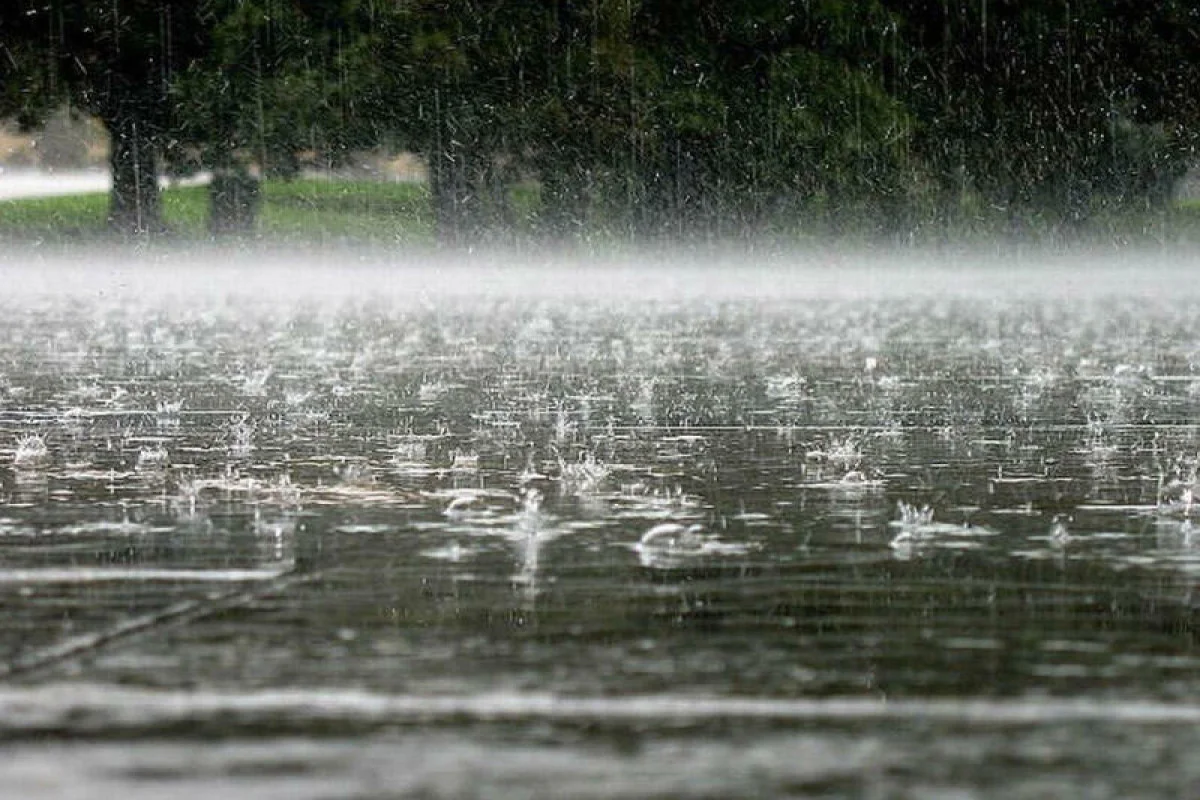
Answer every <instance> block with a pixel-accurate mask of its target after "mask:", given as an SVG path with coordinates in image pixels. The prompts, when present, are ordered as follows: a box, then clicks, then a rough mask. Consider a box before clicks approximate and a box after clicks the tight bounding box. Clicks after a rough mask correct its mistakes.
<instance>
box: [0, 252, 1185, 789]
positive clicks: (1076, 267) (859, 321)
mask: <svg viewBox="0 0 1200 800" xmlns="http://www.w3.org/2000/svg"><path fill="white" fill-rule="evenodd" d="M1194 268H1195V264H1194V259H1191V258H1189V257H1187V256H1184V255H1181V254H1179V253H1174V252H1170V251H1162V252H1157V253H1155V252H1149V251H1147V252H1142V253H1133V252H1119V253H1090V254H1079V253H1057V254H1056V253H1037V252H1031V251H1025V252H1018V253H1016V254H1015V255H1008V254H1006V253H1003V252H999V251H991V252H987V253H982V254H981V253H971V252H967V251H953V252H951V251H941V252H930V253H908V254H904V255H893V254H886V253H880V252H878V251H863V252H845V251H835V250H824V251H811V252H808V253H803V254H796V253H783V252H777V251H767V252H762V253H754V252H749V253H737V252H735V251H734V249H733V248H730V249H728V250H725V251H722V252H719V253H712V252H708V253H687V252H683V251H677V252H667V251H659V252H654V253H636V254H633V253H631V254H627V255H623V256H620V257H612V258H598V257H592V258H582V259H580V258H569V257H567V256H563V255H559V254H554V253H548V252H539V253H535V254H519V253H508V254H498V253H486V254H484V253H478V254H469V253H468V254H460V255H456V256H449V255H445V254H438V253H432V252H431V253H425V254H419V255H413V256H410V257H400V256H395V255H387V254H384V253H382V252H380V251H368V250H355V249H351V248H346V249H332V248H331V249H328V250H324V251H321V252H314V253H299V252H291V253H283V252H278V251H271V252H267V251H263V252H249V251H244V250H243V251H239V250H234V249H230V250H221V249H211V250H204V249H201V250H198V251H195V252H191V253H180V252H174V251H166V250H162V251H152V250H146V251H143V252H141V253H136V254H132V255H130V254H128V253H125V254H120V253H117V252H109V253H105V252H99V253H97V254H95V255H94V256H93V257H89V258H87V259H79V258H78V257H76V256H74V255H71V254H46V253H45V252H29V253H10V254H7V255H6V256H4V263H3V266H2V269H3V273H2V275H3V279H4V281H5V286H6V291H5V293H4V295H3V297H2V298H0V311H2V314H3V316H2V317H0V541H2V542H3V546H4V549H3V560H2V562H0V603H3V607H4V609H5V619H6V622H5V624H4V625H2V626H0V669H2V670H3V673H4V675H5V676H6V683H7V686H6V687H5V689H4V691H3V692H0V739H2V740H4V741H5V742H6V744H5V745H4V747H5V749H6V750H7V751H8V752H7V756H8V757H7V758H6V759H5V760H4V763H5V764H6V766H3V767H0V783H4V784H7V785H10V786H16V787H19V788H20V789H21V796H38V794H39V792H40V793H41V795H42V796H59V795H63V796H66V795H70V794H72V793H74V794H78V795H79V796H83V795H85V794H86V793H87V792H85V791H84V788H83V787H90V788H95V787H97V786H101V785H103V786H105V787H111V788H112V789H113V790H114V791H122V792H124V793H127V794H131V795H133V796H139V795H145V796H152V795H154V796H161V794H162V793H167V794H170V795H171V796H191V795H195V796H212V795H213V794H217V793H219V794H221V795H222V796H246V797H251V796H253V797H258V796H264V795H263V792H267V791H280V792H283V791H286V792H289V794H288V796H313V797H317V796H321V797H325V796H359V795H363V794H366V795H372V794H379V793H390V794H392V795H396V796H421V797H429V796H433V797H458V796H464V795H467V796H474V794H473V793H475V794H478V792H477V791H476V789H475V788H473V787H476V786H479V785H486V786H489V787H493V788H494V791H491V790H489V791H490V792H491V793H489V794H487V796H493V795H494V796H513V797H528V796H542V797H555V796H566V795H570V796H597V797H601V796H603V797H612V796H630V797H633V796H672V797H675V796H680V797H718V796H729V795H731V794H744V793H746V792H747V791H748V792H749V793H751V794H754V793H757V794H761V795H763V796H780V795H785V794H787V793H789V792H790V793H792V794H798V795H800V796H844V795H846V794H852V795H857V794H871V793H874V794H875V795H877V796H889V797H890V796H901V797H927V796H931V795H933V794H936V793H938V792H943V793H952V794H955V795H956V796H967V797H1021V796H1028V797H1033V796H1044V795H1045V794H1046V793H1047V792H1048V793H1050V794H1054V795H1066V796H1070V795H1078V794H1079V793H1080V792H1082V791H1084V790H1085V789H1089V788H1095V787H1097V786H1101V787H1103V792H1101V794H1099V795H1098V796H1112V797H1121V796H1131V795H1138V796H1161V797H1178V796H1186V795H1187V794H1188V792H1189V791H1192V790H1194V789H1195V788H1196V786H1197V781H1198V780H1200V776H1198V775H1197V774H1196V773H1195V771H1194V770H1192V769H1191V768H1190V767H1189V766H1187V765H1188V764H1189V763H1191V759H1189V757H1188V754H1189V752H1190V751H1191V750H1193V749H1194V746H1195V735H1194V730H1195V721H1196V716H1197V715H1200V706H1198V705H1197V704H1195V703H1194V702H1193V698H1194V697H1195V696H1196V691H1197V689H1198V688H1200V672H1198V667H1200V661H1198V660H1197V658H1196V655H1195V615H1196V610H1195V601H1194V590H1195V583H1196V580H1197V576H1198V575H1200V533H1198V531H1197V528H1196V526H1197V525H1200V520H1197V517H1198V516H1200V509H1197V508H1195V507H1194V500H1195V492H1196V491H1198V490H1200V483H1198V482H1197V470H1198V468H1200V315H1197V314H1196V313H1195V309H1196V301H1197V297H1198V294H1200V293H1198V292H1197V287H1196V282H1195V280H1194V275H1195V271H1194ZM46 737H51V738H53V739H56V740H58V743H56V744H46V743H45V741H46ZM160 740H161V741H160ZM152 742H153V743H152ZM63 763H68V764H69V765H70V767H69V768H67V769H64V768H62V766H61V765H62V764H63ZM998 764H1003V768H1000V767H998V766H997V765H998ZM1147 765H1165V766H1158V767H1157V768H1154V767H1147ZM1147 772H1149V773H1150V774H1149V775H1148V774H1147ZM156 792H157V793H158V794H157V795H156V794H155V793H156ZM1181 792H1182V794H1181Z"/></svg>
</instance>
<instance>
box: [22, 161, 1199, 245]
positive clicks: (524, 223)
mask: <svg viewBox="0 0 1200 800" xmlns="http://www.w3.org/2000/svg"><path fill="white" fill-rule="evenodd" d="M262 192H263V202H262V207H261V209H260V212H259V216H258V221H257V229H256V232H255V234H254V236H253V237H252V238H253V239H254V240H257V241H259V242H262V243H265V244H268V245H270V244H284V245H301V246H305V245H309V244H335V245H336V244H366V245H393V244H411V245H428V244H432V243H433V241H434V236H435V232H434V221H433V211H432V208H431V205H430V198H429V190H428V187H426V186H425V185H422V184H415V183H392V182H381V181H352V180H325V179H311V178H310V179H302V180H294V181H267V182H265V183H264V184H263V187H262ZM509 202H510V208H511V210H512V212H513V219H512V226H513V230H514V232H515V233H518V234H522V233H523V234H525V235H535V233H536V227H537V211H538V207H539V204H540V198H539V196H538V192H537V190H536V187H531V186H524V185H522V186H518V187H515V188H514V189H513V190H512V191H511V192H510V197H509ZM162 206H163V216H164V219H165V221H166V223H167V225H168V228H169V231H170V232H169V234H168V235H167V236H166V237H164V241H165V242H166V243H168V244H169V243H171V242H176V243H179V242H183V243H190V242H203V241H208V240H210V238H211V237H210V236H209V233H208V190H207V189H206V188H205V187H172V188H168V189H166V190H164V192H163V194H162ZM107 210H108V196H107V194H83V195H68V196H61V197H45V198H33V199H20V200H0V242H11V243H36V244H63V245H67V246H70V245H72V244H76V243H80V244H90V243H95V242H99V243H105V242H119V241H120V240H121V237H120V236H119V235H117V234H115V233H114V232H112V231H111V230H110V229H109V228H108V226H107V223H106V215H107ZM1038 232H1039V230H1038V229H1037V226H1036V225H1035V226H1034V227H1033V228H1031V230H1030V231H1029V232H1027V233H1026V234H1024V236H1032V237H1033V238H1034V240H1036V239H1037V234H1038ZM993 235H994V232H993ZM1050 235H1051V237H1052V238H1053V237H1060V238H1062V240H1063V241H1064V242H1066V243H1071V242H1075V243H1079V242H1084V243H1086V242H1092V243H1096V242H1101V243H1103V242H1111V243H1136V242H1143V243H1146V242H1151V243H1153V242H1157V243H1163V244H1184V245H1194V244H1200V200H1185V201H1181V202H1180V203H1178V204H1176V205H1175V206H1174V207H1173V208H1171V209H1169V210H1168V211H1166V212H1165V213H1164V212H1161V211H1159V212H1146V213H1135V212H1126V213H1120V214H1115V215H1113V216H1111V217H1106V218H1104V219H1097V220H1093V221H1091V222H1089V223H1087V224H1085V225H1084V226H1083V227H1081V228H1080V229H1078V230H1076V231H1074V232H1070V231H1068V232H1067V233H1066V234H1065V235H1064V234H1062V233H1061V232H1058V233H1055V232H1054V231H1050ZM800 238H802V237H800ZM935 238H937V239H940V240H947V241H949V240H959V239H961V240H963V241H965V242H968V243H969V242H973V241H977V242H984V241H986V240H987V239H988V238H989V234H988V227H987V225H986V224H985V225H984V230H982V231H976V230H973V229H970V228H969V227H965V228H964V227H962V226H955V225H954V224H950V226H949V229H948V230H946V231H942V232H941V233H940V234H939V233H936V232H935Z"/></svg>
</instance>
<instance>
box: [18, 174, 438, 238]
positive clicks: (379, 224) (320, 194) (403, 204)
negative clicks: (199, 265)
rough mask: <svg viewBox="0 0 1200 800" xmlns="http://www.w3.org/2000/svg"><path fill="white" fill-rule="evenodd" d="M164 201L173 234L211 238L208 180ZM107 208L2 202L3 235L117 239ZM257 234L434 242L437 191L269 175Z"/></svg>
mask: <svg viewBox="0 0 1200 800" xmlns="http://www.w3.org/2000/svg"><path fill="white" fill-rule="evenodd" d="M162 203H163V216H164V217H165V219H166V222H167V225H168V226H169V228H170V238H175V239H180V240H184V241H187V240H196V239H205V238H207V237H208V227H207V226H208V190H207V189H206V188H205V187H177V188H170V189H167V190H165V191H164V192H163V195H162ZM107 209H108V195H107V194H83V195H71V196H66V197H45V198H35V199H22V200H4V201H0V239H4V240H9V241H55V242H58V241H62V242H69V241H74V240H84V239H87V240H93V239H97V240H105V239H111V238H113V236H114V235H113V234H112V233H111V232H110V231H109V230H108V227H107V225H106V222H105V218H106V214H107ZM257 235H258V236H259V237H261V238H262V239H264V240H267V241H282V242H289V243H291V242H298V243H308V242H314V243H332V242H363V243H368V244H389V243H428V242H431V241H432V240H433V216H432V212H431V210H430V207H429V191H428V189H427V188H426V187H425V186H423V185H420V184H411V183H383V182H377V181H334V180H319V179H306V180H296V181H286V182H284V181H268V182H266V183H265V184H264V186H263V204H262V208H261V210H260V214H259V219H258V231H257Z"/></svg>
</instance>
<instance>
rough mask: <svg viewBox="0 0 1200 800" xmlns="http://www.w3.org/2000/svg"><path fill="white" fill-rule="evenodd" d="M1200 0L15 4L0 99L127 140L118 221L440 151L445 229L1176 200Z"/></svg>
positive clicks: (559, 233)
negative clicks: (179, 194)
mask: <svg viewBox="0 0 1200 800" xmlns="http://www.w3.org/2000/svg"><path fill="white" fill-rule="evenodd" d="M1198 88H1200V4H1197V3H1194V2H1191V1H1190V0H1186V1H1185V0H1165V1H1164V2H1156V3H1147V2H1135V1H1133V0H1094V1H1093V2H1083V1H1082V0H1030V1H1027V2H1013V1H1012V0H969V2H950V0H908V1H907V2H904V1H901V0H792V1H791V2H778V1H775V2H769V1H768V0H493V2H478V1H476V0H199V1H195V0H187V1H185V0H94V1H93V0H6V2H4V3H2V4H0V117H4V118H15V119H17V120H18V121H19V122H20V123H21V124H22V125H24V126H27V127H31V126H34V125H37V124H38V123H39V122H41V121H43V120H44V119H46V118H47V116H48V115H50V114H51V113H53V112H55V111H56V110H57V109H61V108H62V107H63V105H64V104H66V105H68V106H69V107H70V108H72V109H77V110H79V111H81V112H84V113H86V114H89V115H92V116H94V117H95V118H97V119H99V120H100V121H101V122H102V124H103V125H104V127H105V128H106V129H107V131H108V133H109V135H110V137H111V147H110V161H111V167H112V172H113V176H114V186H113V191H112V194H111V201H110V212H109V217H110V222H111V224H112V225H113V226H115V227H116V228H118V229H121V230H126V231H147V230H149V231H153V230H157V229H159V228H160V227H161V211H160V208H159V202H158V197H159V195H158V187H157V183H156V176H158V175H159V174H163V173H168V174H188V173H193V172H197V171H200V170H208V171H211V172H212V173H213V175H214V180H213V182H212V184H211V189H210V192H211V202H212V214H213V218H214V220H218V221H221V220H224V221H225V223H226V224H227V225H228V227H229V228H230V229H244V228H245V227H246V226H247V224H248V223H249V220H248V218H249V217H252V215H253V213H254V208H255V204H254V202H252V200H251V198H253V196H254V193H255V191H256V190H255V184H256V182H257V181H258V180H260V179H262V178H287V177H290V176H294V175H296V174H298V173H299V171H300V170H301V169H303V168H304V167H305V166H306V165H308V164H313V163H319V164H325V165H337V164H339V163H342V162H344V161H345V160H347V159H349V158H351V157H352V156H353V154H355V153H359V152H362V151H365V150H372V149H376V150H380V149H381V150H386V151H388V152H412V153H416V154H418V155H419V156H420V157H421V158H422V160H423V161H424V163H425V165H426V167H427V172H428V176H429V177H428V180H429V189H430V195H431V203H432V206H433V210H434V214H435V218H436V225H437V231H438V235H439V238H441V239H442V240H443V241H446V242H448V243H462V242H471V241H476V240H479V239H482V238H486V237H487V236H489V234H490V233H491V232H495V231H499V230H504V229H506V228H507V227H510V226H511V224H512V218H513V214H514V203H515V202H517V201H516V199H515V198H516V197H517V196H518V194H519V193H520V192H521V191H526V192H531V193H533V194H534V195H536V203H535V204H534V205H535V207H536V214H535V218H536V226H535V227H536V232H537V234H538V235H540V236H545V237H548V238H552V239H560V238H562V239H572V238H577V237H580V236H586V235H588V234H589V232H592V231H596V230H604V231H612V232H617V233H619V234H620V235H627V236H629V237H631V238H636V239H653V238H658V237H671V238H674V237H687V236H692V235H704V236H706V237H714V236H715V237H729V236H733V237H736V236H754V235H760V234H771V233H788V232H790V231H795V230H801V229H820V230H822V231H827V232H835V233H836V232H837V231H839V230H849V229H852V230H855V231H860V232H861V231H867V232H870V233H875V234H881V235H887V236H892V235H900V236H903V235H908V234H911V233H912V232H915V231H920V230H922V229H927V228H931V227H937V228H939V229H944V230H971V229H972V228H973V227H975V226H982V227H987V228H989V229H996V228H997V227H998V228H1001V229H1005V230H1008V231H1010V232H1013V233H1016V234H1020V233H1021V232H1022V231H1024V230H1027V229H1032V228H1036V227H1040V226H1050V227H1069V226H1073V225H1079V224H1084V223H1087V222H1089V221H1092V220H1095V219H1098V218H1106V217H1108V216H1110V215H1114V214H1115V215H1121V214H1126V213H1141V212H1144V211H1146V210H1153V209H1155V208H1160V207H1163V206H1164V205H1166V204H1167V203H1169V202H1170V201H1171V199H1172V197H1173V193H1174V190H1175V187H1176V185H1177V184H1178V182H1179V180H1180V179H1181V177H1182V176H1183V175H1184V174H1185V172H1186V171H1187V170H1188V169H1189V168H1190V167H1191V166H1192V164H1193V161H1194V160H1195V149H1196V143H1197V131H1200V108H1198V102H1200V93H1198V92H1197V89H1198Z"/></svg>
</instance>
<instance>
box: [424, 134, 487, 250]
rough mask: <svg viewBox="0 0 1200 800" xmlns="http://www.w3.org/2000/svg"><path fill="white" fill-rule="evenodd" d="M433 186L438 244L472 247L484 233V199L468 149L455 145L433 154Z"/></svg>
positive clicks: (430, 180) (431, 159) (430, 168)
mask: <svg viewBox="0 0 1200 800" xmlns="http://www.w3.org/2000/svg"><path fill="white" fill-rule="evenodd" d="M430 162H431V163H430V165H429V189H430V192H431V194H432V201H433V214H434V225H435V228H436V234H437V239H438V243H439V244H442V245H445V246H448V247H469V246H470V245H472V244H474V243H475V241H476V239H477V238H478V237H479V236H480V234H481V230H480V228H481V223H482V220H481V216H482V208H481V206H482V202H481V198H480V197H479V192H478V187H477V186H476V182H475V181H474V180H472V177H473V176H472V175H471V171H470V168H469V166H470V165H469V159H468V158H467V153H466V152H465V148H463V147H461V146H452V147H448V148H446V150H445V151H444V152H434V153H433V155H432V156H431V157H430Z"/></svg>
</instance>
